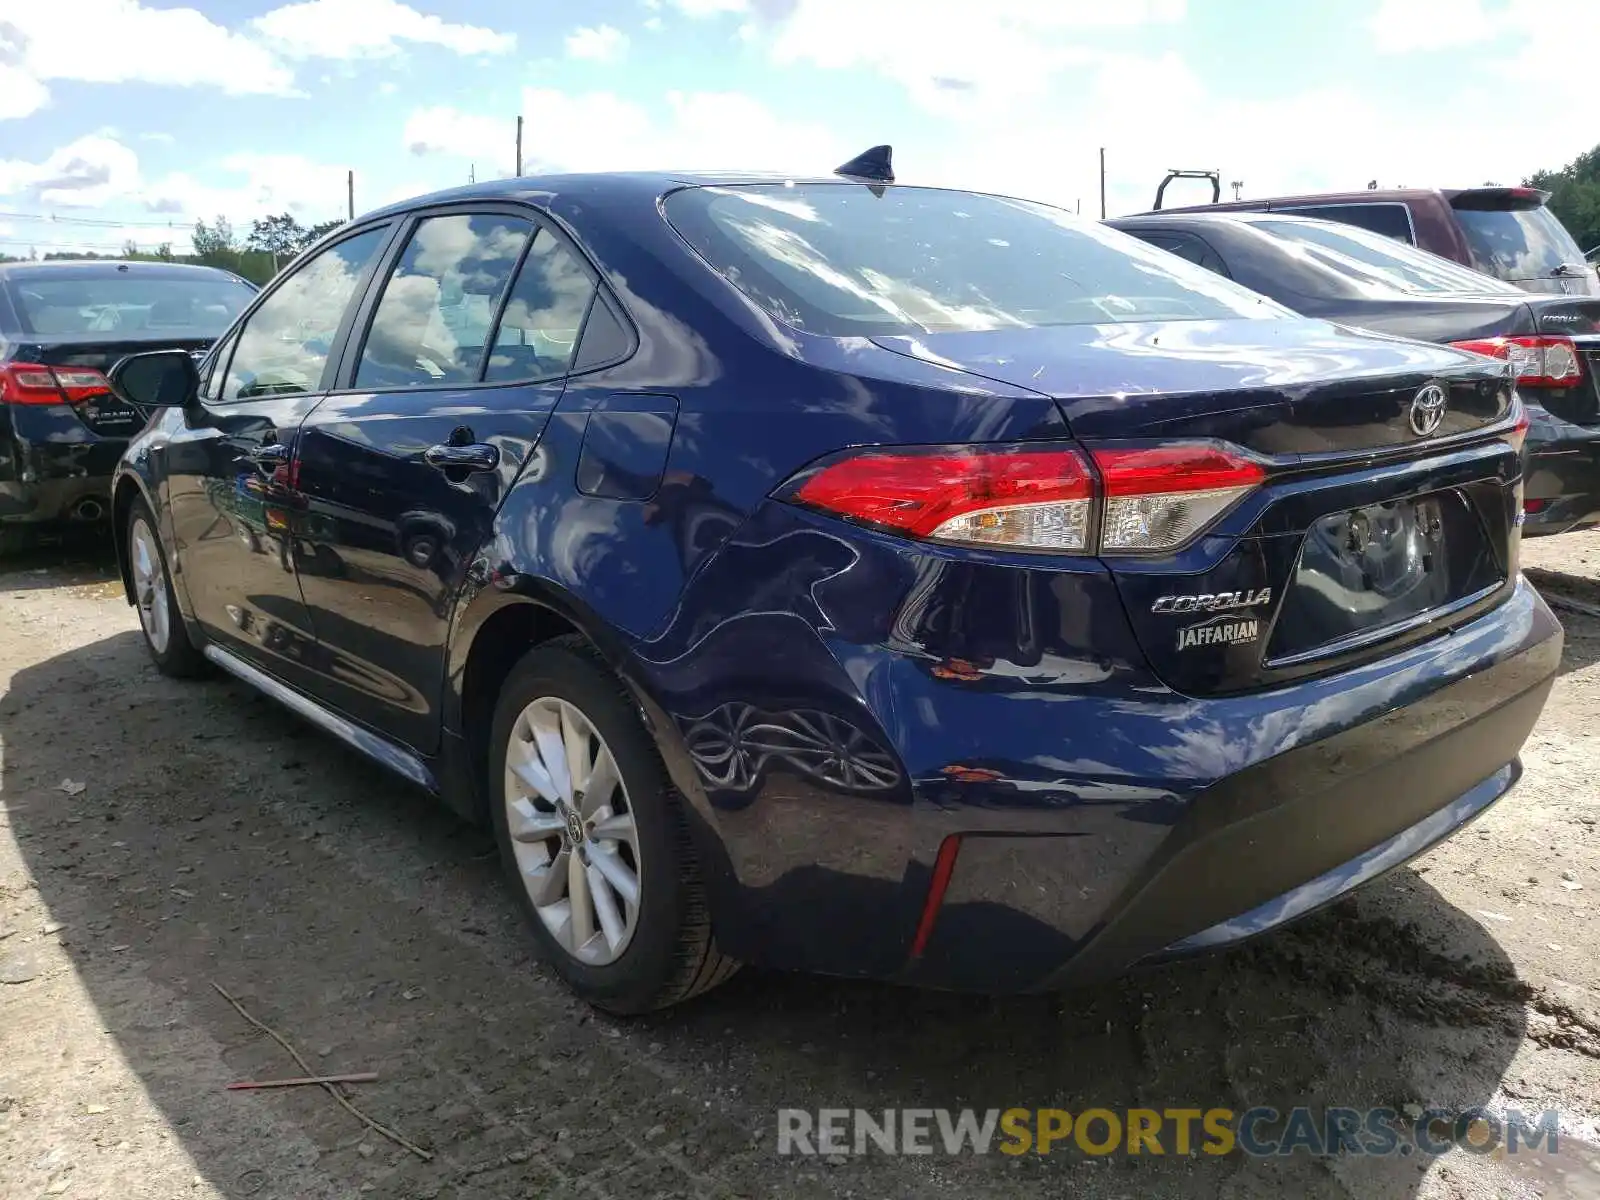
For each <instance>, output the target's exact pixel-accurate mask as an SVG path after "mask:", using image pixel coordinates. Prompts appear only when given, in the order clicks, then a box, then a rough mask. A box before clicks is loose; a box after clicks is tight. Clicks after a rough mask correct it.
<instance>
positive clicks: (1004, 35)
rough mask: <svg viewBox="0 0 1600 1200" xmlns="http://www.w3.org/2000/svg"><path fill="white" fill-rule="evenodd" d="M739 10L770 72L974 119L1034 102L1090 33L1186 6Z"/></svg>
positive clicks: (828, 2) (1027, 2)
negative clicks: (791, 70) (887, 86)
mask: <svg viewBox="0 0 1600 1200" xmlns="http://www.w3.org/2000/svg"><path fill="white" fill-rule="evenodd" d="M675 2H676V3H678V5H679V7H681V8H684V9H685V11H687V12H689V13H691V15H710V14H712V13H714V12H718V11H732V9H731V7H730V6H732V5H733V4H735V3H737V5H738V9H737V11H741V12H743V11H746V2H745V0H675ZM748 10H749V12H750V13H751V15H752V17H753V18H754V19H753V21H752V22H750V24H751V26H752V32H754V33H755V34H756V38H757V40H760V39H761V38H764V39H765V40H766V41H767V43H768V49H769V53H770V55H771V57H772V60H773V61H774V62H775V63H777V64H778V65H780V66H786V65H789V64H793V63H806V64H809V65H812V66H817V67H822V68H824V69H830V70H854V69H863V68H864V69H871V70H876V71H878V72H879V73H881V74H883V75H885V76H887V77H889V78H890V79H892V80H894V81H895V82H896V83H899V84H900V85H901V86H902V87H904V88H905V89H906V90H907V91H908V92H909V93H910V95H911V97H912V99H913V100H915V101H916V102H917V103H918V104H919V105H920V106H921V107H923V108H925V109H927V110H929V111H931V112H934V113H937V114H939V115H940V116H944V117H965V118H969V119H972V120H975V121H976V120H986V119H988V118H989V117H992V116H993V115H995V114H996V113H999V112H1004V111H1007V110H1012V109H1015V108H1016V107H1017V106H1019V105H1023V104H1026V103H1027V102H1028V101H1030V100H1035V99H1037V98H1039V97H1042V96H1044V95H1045V94H1046V93H1047V92H1048V91H1049V89H1050V87H1051V83H1052V80H1053V79H1054V78H1055V77H1056V76H1057V75H1058V74H1060V73H1061V72H1062V71H1063V70H1064V69H1066V68H1069V67H1071V68H1079V69H1082V68H1083V66H1084V64H1087V63H1089V62H1092V61H1093V60H1094V59H1095V57H1096V56H1097V54H1098V51H1097V50H1096V49H1095V47H1094V45H1093V44H1092V41H1091V40H1090V35H1094V34H1099V33H1105V32H1107V31H1115V30H1127V29H1131V28H1136V27H1139V26H1144V25H1152V24H1173V23H1176V22H1179V21H1182V20H1183V18H1184V16H1185V14H1186V0H1053V2H1041V0H987V2H986V3H985V4H984V5H983V6H982V16H981V19H980V18H977V17H975V14H974V10H973V8H972V6H971V4H970V2H969V0H923V2H922V3H921V4H919V5H918V6H917V8H916V12H915V15H914V17H908V14H907V10H906V6H905V4H904V3H903V2H902V0H789V2H788V3H786V4H783V5H773V4H770V3H767V4H762V3H756V4H751V5H749V9H748ZM768 14H775V15H773V16H770V17H769V15H768ZM746 36H749V35H748V34H747V35H746ZM1028 116H1029V119H1030V120H1031V119H1034V117H1035V116H1036V114H1033V113H1029V114H1028Z"/></svg>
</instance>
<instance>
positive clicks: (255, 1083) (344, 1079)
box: [227, 1071, 378, 1092]
mask: <svg viewBox="0 0 1600 1200" xmlns="http://www.w3.org/2000/svg"><path fill="white" fill-rule="evenodd" d="M377 1078H378V1073H377V1072H376V1071H356V1072H355V1073H354V1074H345V1075H307V1076H306V1077H305V1078H304V1079H246V1080H243V1081H241V1082H239V1083H230V1084H229V1085H228V1089H227V1090H228V1091H230V1092H248V1091H251V1090H253V1089H255V1088H278V1087H307V1086H310V1085H312V1084H318V1083H372V1082H374V1081H375V1080H376V1079H377Z"/></svg>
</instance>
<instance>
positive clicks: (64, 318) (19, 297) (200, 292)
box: [8, 268, 256, 338]
mask: <svg viewBox="0 0 1600 1200" xmlns="http://www.w3.org/2000/svg"><path fill="white" fill-rule="evenodd" d="M8 288H9V291H10V293H11V297H12V301H13V303H14V305H15V307H16V309H17V315H18V316H19V317H20V318H21V321H22V329H23V332H24V333H36V334H41V335H51V334H94V333H103V334H105V335H107V337H119V336H123V335H129V334H142V333H163V334H171V335H172V336H173V337H175V338H189V337H216V336H218V335H219V334H221V333H222V332H223V330H225V329H227V328H228V326H229V325H231V324H233V319H234V318H235V317H237V316H238V315H239V314H240V313H241V312H243V311H244V309H245V307H246V305H248V304H249V303H250V301H251V300H252V299H253V298H254V297H255V294H256V290H255V288H253V287H251V286H250V285H249V284H248V283H246V282H244V280H242V279H235V278H234V277H233V276H231V275H223V274H221V273H217V274H212V273H211V272H209V271H196V272H194V274H193V275H192V276H178V275H171V274H160V275H157V274H153V273H146V272H141V271H139V270H138V269H137V268H130V269H129V270H127V271H117V270H115V268H113V269H112V270H111V271H108V272H106V273H105V274H103V275H101V274H89V273H87V272H84V271H79V270H75V269H70V268H69V269H68V270H65V271H62V272H61V273H60V274H58V275H55V276H54V277H46V276H45V275H44V272H43V271H41V272H39V273H38V274H34V275H20V274H19V275H18V276H15V277H13V278H12V279H11V280H10V281H9V284H8Z"/></svg>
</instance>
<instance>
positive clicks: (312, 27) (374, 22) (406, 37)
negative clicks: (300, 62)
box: [250, 0, 517, 58]
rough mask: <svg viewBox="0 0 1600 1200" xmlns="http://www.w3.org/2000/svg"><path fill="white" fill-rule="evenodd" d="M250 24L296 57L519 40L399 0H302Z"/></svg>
mask: <svg viewBox="0 0 1600 1200" xmlns="http://www.w3.org/2000/svg"><path fill="white" fill-rule="evenodd" d="M250 24H251V25H252V26H253V27H254V28H255V29H256V31H257V32H259V33H260V34H261V35H262V36H263V37H264V38H265V39H266V40H267V41H268V42H269V43H270V44H271V45H273V46H275V47H277V48H278V49H280V50H281V51H282V52H283V53H285V54H288V55H290V56H292V57H295V58H379V57H385V56H387V55H391V54H395V53H397V52H398V51H399V49H400V43H401V42H414V43H417V44H424V45H434V46H443V47H444V48H445V49H447V50H454V51H455V52H456V53H457V54H504V53H506V52H507V51H510V50H513V49H515V48H516V44H517V38H516V35H515V34H512V33H499V32H496V31H495V30H493V29H485V28H483V27H482V26H478V25H457V24H454V23H452V22H449V21H446V20H444V19H443V18H441V17H436V16H433V15H432V14H429V13H422V12H418V11H417V10H416V9H414V8H412V7H411V6H410V5H408V4H401V3H399V0H302V2H301V3H298V4H287V5H284V6H283V7H282V8H275V9H273V10H272V11H271V12H269V13H267V14H266V15H265V16H260V17H257V18H256V19H255V20H253V21H252V22H251V23H250Z"/></svg>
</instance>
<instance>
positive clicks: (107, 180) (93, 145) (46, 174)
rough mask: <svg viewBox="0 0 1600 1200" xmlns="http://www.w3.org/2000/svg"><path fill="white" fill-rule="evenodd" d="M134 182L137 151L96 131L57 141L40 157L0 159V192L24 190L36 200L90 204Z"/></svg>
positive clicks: (127, 189)
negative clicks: (39, 159)
mask: <svg viewBox="0 0 1600 1200" xmlns="http://www.w3.org/2000/svg"><path fill="white" fill-rule="evenodd" d="M138 184H139V157H138V155H136V154H135V153H134V152H133V151H132V150H130V149H128V147H126V146H124V145H123V144H122V143H121V142H118V141H115V140H113V139H111V138H107V137H102V136H101V135H99V134H90V135H89V136H88V137H81V138H79V139H78V140H77V141H75V142H71V143H69V144H68V145H65V146H62V147H61V148H60V149H59V150H56V151H54V152H53V153H52V154H50V155H49V156H48V157H47V158H45V159H44V160H43V161H42V162H28V161H26V160H22V159H6V160H0V195H8V196H9V195H23V196H27V197H28V198H30V199H32V200H36V201H38V202H39V203H41V204H48V205H59V206H61V207H68V208H94V207H98V206H99V205H102V204H104V203H105V202H106V201H107V200H108V199H110V198H112V197H114V196H121V195H126V194H128V193H129V192H130V191H132V190H134V189H136V188H137V187H138Z"/></svg>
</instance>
